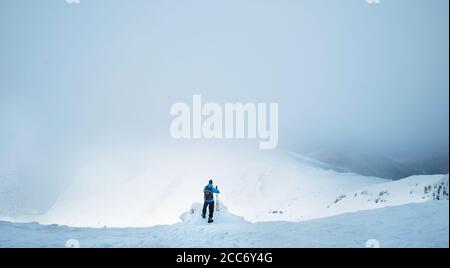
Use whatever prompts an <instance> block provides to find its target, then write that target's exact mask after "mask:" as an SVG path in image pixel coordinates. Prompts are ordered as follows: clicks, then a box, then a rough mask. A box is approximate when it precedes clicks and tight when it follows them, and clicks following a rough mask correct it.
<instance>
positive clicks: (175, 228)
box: [0, 200, 449, 248]
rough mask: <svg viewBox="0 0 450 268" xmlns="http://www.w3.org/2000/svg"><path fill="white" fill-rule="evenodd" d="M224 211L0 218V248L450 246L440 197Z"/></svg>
mask: <svg viewBox="0 0 450 268" xmlns="http://www.w3.org/2000/svg"><path fill="white" fill-rule="evenodd" d="M221 213H224V212H221ZM225 213H226V215H221V216H222V218H224V219H228V221H226V222H221V223H218V222H217V224H216V223H214V224H206V223H204V222H202V221H199V222H197V220H195V222H193V221H192V218H190V216H188V215H191V213H190V212H187V214H185V215H184V219H185V220H187V222H183V223H178V224H175V225H160V226H154V227H150V228H77V227H65V226H57V225H40V224H37V223H11V222H0V233H1V234H2V235H1V236H0V247H64V246H65V245H66V242H67V241H73V239H76V242H79V245H80V247H269V248H270V247H357V248H358V247H366V244H369V245H377V244H378V243H379V246H380V247H449V228H448V226H449V203H448V201H442V200H441V201H428V202H423V203H416V204H408V205H402V206H393V207H385V208H380V209H373V210H366V211H359V212H354V213H346V214H342V215H338V216H333V217H327V218H322V219H315V220H309V221H302V222H259V223H248V222H247V223H246V222H243V220H242V218H239V217H237V216H234V215H231V214H229V213H227V212H225ZM196 216H198V215H196ZM221 216H219V215H218V216H217V218H220V217H221ZM186 217H188V218H189V219H187V218H186ZM197 219H198V217H197ZM368 241H369V242H370V241H375V242H373V243H368ZM74 244H76V243H74Z"/></svg>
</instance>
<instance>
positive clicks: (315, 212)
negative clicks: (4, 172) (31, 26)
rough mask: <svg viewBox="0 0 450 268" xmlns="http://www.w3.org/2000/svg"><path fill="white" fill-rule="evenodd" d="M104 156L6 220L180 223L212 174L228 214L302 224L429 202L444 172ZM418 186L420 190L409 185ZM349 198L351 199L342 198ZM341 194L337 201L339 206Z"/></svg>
mask: <svg viewBox="0 0 450 268" xmlns="http://www.w3.org/2000/svg"><path fill="white" fill-rule="evenodd" d="M100 159H101V161H100V160H95V161H94V160H93V161H92V162H91V163H90V164H89V165H87V166H86V167H85V168H84V169H83V170H81V171H80V172H79V174H78V176H77V177H76V178H75V179H74V183H73V184H72V185H71V186H70V187H69V188H68V189H67V191H65V192H64V193H63V194H61V196H60V198H59V199H58V200H57V201H56V202H55V204H54V205H53V207H52V208H51V209H50V210H49V211H48V212H47V213H45V214H43V215H31V216H26V215H25V216H22V217H12V218H11V217H2V218H1V219H3V220H11V221H22V222H29V221H37V222H40V223H43V224H60V225H68V226H77V227H104V226H108V227H145V226H152V225H157V224H173V223H177V222H180V219H179V217H178V216H179V215H180V214H181V213H183V212H184V211H186V210H187V209H188V208H189V206H190V204H193V203H197V202H202V199H203V194H202V190H203V187H204V185H205V184H206V183H207V181H208V180H209V179H210V178H213V179H214V182H215V183H216V184H218V185H219V189H220V190H221V194H220V195H219V197H220V200H221V201H223V202H224V203H226V204H227V205H228V208H229V211H230V212H231V213H234V214H236V215H239V216H242V217H244V219H245V220H246V221H249V222H258V221H301V220H307V219H313V218H320V217H326V216H330V215H336V214H340V213H345V212H349V211H356V210H363V209H368V208H379V207H383V206H390V205H399V204H406V203H410V202H419V201H424V200H425V199H420V198H418V196H419V192H420V190H421V187H424V186H425V185H428V184H430V183H434V182H435V181H436V182H437V181H438V180H439V179H440V178H442V177H443V176H417V177H415V179H414V181H415V182H409V181H410V180H411V179H407V180H406V182H404V181H403V180H400V181H391V180H386V179H380V178H375V177H366V176H362V175H357V174H352V173H343V172H337V171H334V170H332V169H330V167H329V166H327V165H326V164H324V163H322V162H319V161H317V160H313V159H310V158H307V157H304V156H301V155H297V154H292V153H281V152H277V153H274V152H261V151H258V152H257V153H251V152H240V153H239V154H238V153H236V150H228V149H225V148H221V147H214V150H211V149H210V148H207V149H204V150H200V149H198V147H196V150H195V154H194V153H193V150H191V149H190V148H188V149H184V150H183V149H182V148H177V149H176V150H169V149H167V150H164V151H159V152H154V153H153V154H152V155H149V156H148V157H144V158H143V159H145V161H143V166H145V169H142V170H141V169H136V168H134V167H133V169H132V170H131V171H130V170H126V169H122V168H121V167H122V166H123V162H124V161H127V159H123V158H120V157H119V158H117V159H110V158H108V157H106V156H105V157H102V158H100ZM128 161H129V160H128ZM447 181H448V176H447ZM422 182H423V183H422ZM415 183H417V184H418V185H417V187H415V188H414V187H412V188H411V187H409V185H410V184H413V186H414V184H415ZM447 184H448V182H447ZM405 185H406V186H407V187H406V186H405ZM405 187H406V188H407V190H405V189H406V188H405ZM391 188H392V189H391ZM366 189H367V192H368V193H370V195H369V194H368V197H369V198H374V199H375V200H376V198H377V197H376V196H375V195H378V194H380V193H381V192H384V191H387V193H389V194H390V195H391V198H393V197H394V196H395V198H396V199H392V200H389V202H378V203H376V202H375V201H374V202H371V201H367V200H366V199H364V196H365V195H364V191H365V190H366ZM447 189H448V186H447ZM410 191H413V192H412V193H411V194H410ZM414 191H417V194H416V192H414ZM361 192H363V194H362V197H361V196H359V195H358V194H357V195H356V196H355V197H354V194H355V193H361ZM447 193H448V190H447ZM344 195H345V197H347V196H352V198H342V196H344ZM339 197H340V198H339ZM420 197H421V196H420ZM336 199H339V200H338V202H336V204H334V203H333V202H334V201H335V200H336ZM398 200H401V201H398ZM372 203H374V204H372Z"/></svg>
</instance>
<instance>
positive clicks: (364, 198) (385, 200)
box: [326, 174, 449, 215]
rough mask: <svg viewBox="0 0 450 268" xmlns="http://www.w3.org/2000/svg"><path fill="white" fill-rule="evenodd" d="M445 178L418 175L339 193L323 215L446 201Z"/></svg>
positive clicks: (447, 197)
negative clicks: (430, 201) (428, 201)
mask: <svg viewBox="0 0 450 268" xmlns="http://www.w3.org/2000/svg"><path fill="white" fill-rule="evenodd" d="M448 185H449V176H448V174H447V175H422V176H411V177H408V178H405V179H401V180H397V181H390V182H384V183H378V184H373V185H369V186H366V187H363V188H361V189H358V190H357V191H351V192H346V193H342V194H340V195H338V196H336V198H335V199H334V200H333V202H331V203H330V204H329V205H328V206H327V210H328V212H327V213H326V214H327V215H336V214H341V213H345V212H351V211H358V210H366V209H373V208H380V207H386V206H397V205H403V204H408V203H417V202H424V201H427V200H448V199H449V189H448Z"/></svg>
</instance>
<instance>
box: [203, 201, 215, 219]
mask: <svg viewBox="0 0 450 268" xmlns="http://www.w3.org/2000/svg"><path fill="white" fill-rule="evenodd" d="M206 207H208V209H209V216H208V218H209V219H212V217H213V214H214V201H213V202H206V201H205V203H203V210H202V215H206Z"/></svg>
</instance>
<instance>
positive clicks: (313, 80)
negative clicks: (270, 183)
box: [0, 0, 449, 177]
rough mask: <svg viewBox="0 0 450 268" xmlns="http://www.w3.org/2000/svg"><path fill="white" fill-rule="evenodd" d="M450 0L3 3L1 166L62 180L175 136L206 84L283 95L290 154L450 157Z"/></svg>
mask: <svg viewBox="0 0 450 268" xmlns="http://www.w3.org/2000/svg"><path fill="white" fill-rule="evenodd" d="M448 5H449V3H448V1H447V0H433V1H429V0H381V3H380V4H378V5H370V4H368V3H367V2H366V1H365V0H343V1H326V0H320V1H318V0H308V1H306V0H303V1H296V0H295V1H294V0H292V1H241V0H239V1H237V0H235V1H147V0H141V1H139V0H136V1H106V0H105V1H102V0H99V1H89V0H81V3H80V4H71V5H69V4H67V3H66V2H65V1H64V0H49V1H38V0H31V1H26V0H5V1H1V3H0V38H1V42H0V160H1V161H0V162H2V167H3V168H5V166H8V165H9V164H8V163H9V162H8V161H10V159H15V162H14V165H16V167H15V168H16V169H18V170H21V172H22V173H25V174H22V175H23V176H24V177H26V176H32V175H33V176H38V175H39V174H44V173H45V174H46V175H45V176H47V177H48V172H50V171H51V172H52V173H57V172H59V171H58V170H61V172H67V170H68V169H70V167H71V166H72V165H71V164H70V163H72V161H82V160H83V159H87V158H86V156H87V155H89V154H90V152H91V151H92V150H96V149H95V148H103V149H99V150H103V151H104V150H105V149H104V148H108V149H111V148H114V147H123V146H125V147H126V146H130V147H132V148H135V147H141V148H143V147H145V146H153V145H154V144H156V143H158V142H160V141H163V140H164V141H165V142H168V143H171V142H174V141H173V140H171V138H170V136H169V126H170V123H171V119H172V117H171V116H170V115H169V107H170V105H171V104H173V103H175V102H180V101H183V102H187V103H191V102H192V95H194V94H201V95H202V97H203V99H204V100H205V101H212V102H218V103H224V102H244V103H245V102H278V103H279V135H280V137H279V145H278V146H279V148H282V149H288V150H294V151H308V150H316V149H321V148H332V147H333V148H334V147H338V148H350V147H352V148H359V149H361V150H365V151H369V152H370V151H372V150H373V151H377V152H386V153H395V152H397V151H407V152H409V153H411V154H412V155H421V156H423V157H426V155H428V154H432V153H434V152H436V151H444V152H447V154H448V139H449V132H448V129H449V113H448V109H449V103H448V98H449V78H448V73H449V62H448V60H449V54H448V51H449V41H448V40H449V36H448V33H449V29H448V20H449V17H448V9H449V7H448ZM256 146H257V145H256V142H255V147H256ZM80 159H81V160H80ZM36 169H37V170H39V169H45V170H46V171H45V172H43V173H42V172H36ZM27 172H29V173H32V174H26V173H27Z"/></svg>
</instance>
